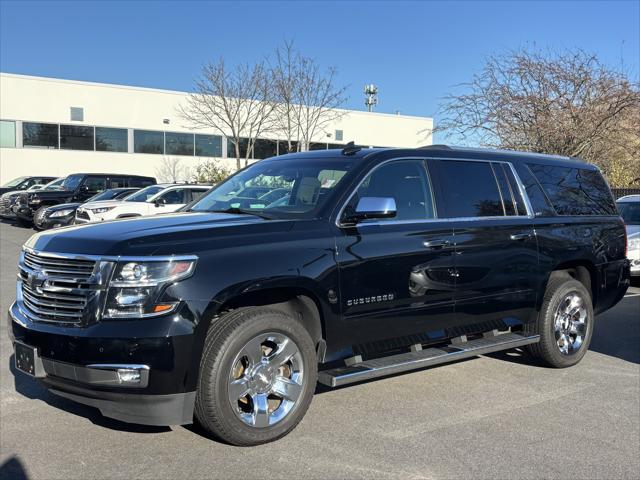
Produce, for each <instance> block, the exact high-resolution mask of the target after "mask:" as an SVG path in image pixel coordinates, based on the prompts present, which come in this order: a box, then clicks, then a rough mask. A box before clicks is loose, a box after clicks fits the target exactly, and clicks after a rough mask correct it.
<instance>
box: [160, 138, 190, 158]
mask: <svg viewBox="0 0 640 480" xmlns="http://www.w3.org/2000/svg"><path fill="white" fill-rule="evenodd" d="M164 138H165V149H164V151H165V153H166V154H167V155H191V156H193V134H192V133H170V132H167V133H165V134H164Z"/></svg>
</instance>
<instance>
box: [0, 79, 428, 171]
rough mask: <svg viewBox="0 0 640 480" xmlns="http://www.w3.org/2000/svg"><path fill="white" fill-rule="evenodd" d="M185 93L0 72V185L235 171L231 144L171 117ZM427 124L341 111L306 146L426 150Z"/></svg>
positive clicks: (265, 143)
mask: <svg viewBox="0 0 640 480" xmlns="http://www.w3.org/2000/svg"><path fill="white" fill-rule="evenodd" d="M186 95H187V94H186V93H184V92H175V91H168V90H156V89H151V88H140V87H129V86H123V85H108V84H102V83H91V82H80V81H74V80H60V79H54V78H43V77H32V76H25V75H14V74H7V73H0V183H1V184H3V183H6V182H7V181H9V180H11V179H12V178H15V177H18V176H22V175H36V174H38V175H53V176H66V175H68V174H70V173H74V172H108V173H112V172H113V173H132V174H141V175H151V176H158V168H159V166H160V165H161V164H162V162H163V159H179V160H180V165H181V167H184V168H193V167H195V166H196V165H197V164H198V163H201V162H202V161H205V160H211V159H218V160H219V161H222V162H226V163H227V164H228V166H229V168H235V164H236V162H235V158H227V150H228V149H229V152H230V153H231V154H230V155H229V157H233V155H234V153H233V149H232V148H229V147H232V143H231V141H229V142H228V141H227V139H226V138H225V136H224V135H221V134H220V132H218V131H215V130H214V129H213V128H212V129H210V130H195V129H193V128H190V127H189V125H187V124H186V122H185V120H184V119H183V118H182V117H181V116H180V114H179V113H178V107H179V106H180V105H181V104H184V102H185V99H186ZM432 129H433V120H432V119H431V118H425V117H411V116H406V115H392V114H384V113H369V112H361V111H353V110H349V111H347V112H346V114H345V115H344V116H342V117H341V118H340V119H339V120H337V121H335V122H334V123H333V124H332V125H330V126H329V127H327V128H326V129H325V131H324V132H322V133H321V137H319V138H316V139H314V140H315V142H314V143H313V144H312V149H320V148H332V147H333V148H336V147H338V146H340V145H344V144H346V143H347V142H349V141H351V140H353V141H354V142H355V143H356V144H358V145H364V146H384V147H418V146H421V145H430V144H431V143H432V136H431V131H432ZM265 137H266V138H264V139H261V140H259V141H258V142H257V143H256V149H255V153H254V155H253V156H254V158H255V159H261V158H266V157H269V156H272V155H275V154H277V153H278V151H279V150H280V151H284V148H283V147H284V145H285V142H282V139H279V138H277V136H274V135H265Z"/></svg>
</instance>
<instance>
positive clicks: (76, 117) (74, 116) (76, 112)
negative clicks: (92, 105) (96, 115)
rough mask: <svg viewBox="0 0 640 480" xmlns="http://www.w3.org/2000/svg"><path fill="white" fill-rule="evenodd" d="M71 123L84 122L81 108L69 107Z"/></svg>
mask: <svg viewBox="0 0 640 480" xmlns="http://www.w3.org/2000/svg"><path fill="white" fill-rule="evenodd" d="M70 113H71V121H72V122H83V121H84V108H82V107H71V112H70Z"/></svg>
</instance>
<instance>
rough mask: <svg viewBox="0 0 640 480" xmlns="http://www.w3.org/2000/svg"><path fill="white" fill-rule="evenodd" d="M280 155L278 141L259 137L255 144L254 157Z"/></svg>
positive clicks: (261, 157)
mask: <svg viewBox="0 0 640 480" xmlns="http://www.w3.org/2000/svg"><path fill="white" fill-rule="evenodd" d="M276 155H278V142H277V141H276V140H266V139H262V138H259V139H257V140H256V142H255V144H254V145H253V158H255V159H263V158H269V157H275V156H276Z"/></svg>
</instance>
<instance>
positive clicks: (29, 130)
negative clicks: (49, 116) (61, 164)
mask: <svg viewBox="0 0 640 480" xmlns="http://www.w3.org/2000/svg"><path fill="white" fill-rule="evenodd" d="M22 145H24V146H25V147H44V148H58V125H57V124H55V123H32V122H24V123H23V124H22Z"/></svg>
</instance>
